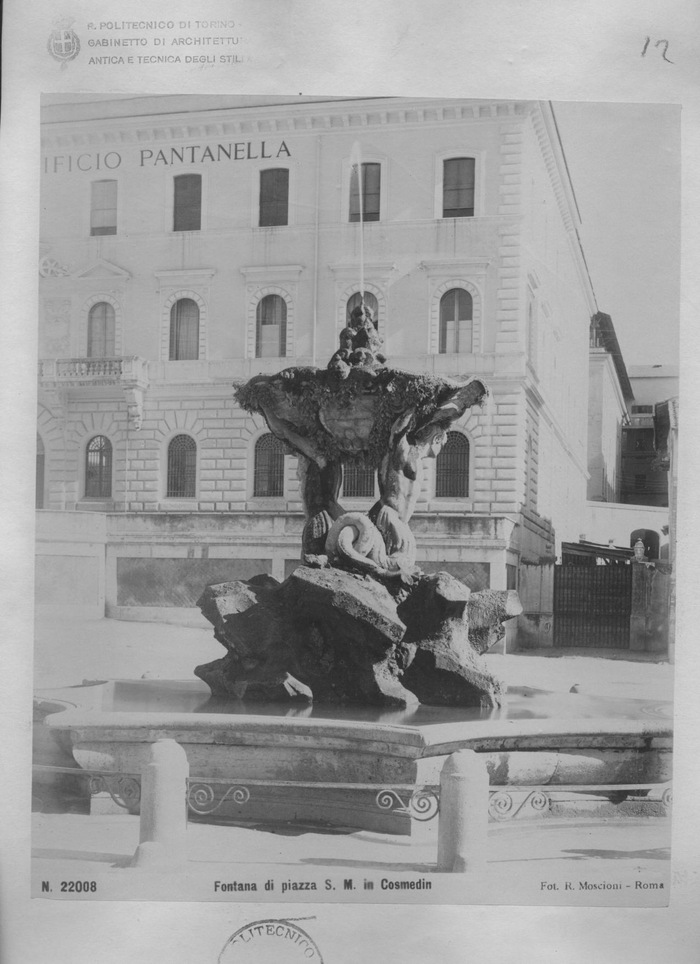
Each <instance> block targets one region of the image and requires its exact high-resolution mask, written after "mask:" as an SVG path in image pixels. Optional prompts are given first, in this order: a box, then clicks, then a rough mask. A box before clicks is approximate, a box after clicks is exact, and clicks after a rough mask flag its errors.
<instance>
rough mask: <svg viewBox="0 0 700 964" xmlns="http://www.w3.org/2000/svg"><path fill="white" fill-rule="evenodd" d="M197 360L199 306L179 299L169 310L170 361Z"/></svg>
mask: <svg viewBox="0 0 700 964" xmlns="http://www.w3.org/2000/svg"><path fill="white" fill-rule="evenodd" d="M198 358H199V305H198V304H197V302H196V301H192V299H191V298H180V300H179V301H176V302H175V304H174V305H173V306H172V308H171V309H170V361H196V360H197V359H198Z"/></svg>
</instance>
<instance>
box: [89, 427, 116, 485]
mask: <svg viewBox="0 0 700 964" xmlns="http://www.w3.org/2000/svg"><path fill="white" fill-rule="evenodd" d="M85 498H87V499H111V498H112V443H111V442H110V440H109V439H108V438H106V437H105V436H104V435H96V436H95V437H94V438H93V439H91V440H90V441H89V442H88V446H87V448H86V449H85Z"/></svg>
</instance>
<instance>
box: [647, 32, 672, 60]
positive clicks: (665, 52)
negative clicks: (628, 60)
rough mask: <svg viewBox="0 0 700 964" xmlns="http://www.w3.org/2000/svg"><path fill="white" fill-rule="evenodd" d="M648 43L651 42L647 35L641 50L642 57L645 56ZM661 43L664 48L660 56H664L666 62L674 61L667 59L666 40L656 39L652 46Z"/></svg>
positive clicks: (658, 45) (657, 45)
mask: <svg viewBox="0 0 700 964" xmlns="http://www.w3.org/2000/svg"><path fill="white" fill-rule="evenodd" d="M650 43H651V37H647V38H646V41H645V43H644V48H643V50H642V57H644V56H646V52H647V47H648V46H649V44H650ZM661 44H664V50H663V53H662V55H661V56H662V57H663V58H664V60H665V61H666V63H667V64H672V63H674V61H673V60H669V59H668V57H667V56H666V54H667V53H668V40H657V41H656V43H655V44H654V46H655V47H660V46H661Z"/></svg>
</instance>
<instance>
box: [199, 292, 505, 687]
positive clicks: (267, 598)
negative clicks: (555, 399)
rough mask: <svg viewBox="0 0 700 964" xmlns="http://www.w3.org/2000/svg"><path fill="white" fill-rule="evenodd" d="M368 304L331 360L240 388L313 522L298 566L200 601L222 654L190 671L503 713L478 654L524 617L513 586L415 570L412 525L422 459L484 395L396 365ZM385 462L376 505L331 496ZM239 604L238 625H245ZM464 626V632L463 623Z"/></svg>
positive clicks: (212, 681)
mask: <svg viewBox="0 0 700 964" xmlns="http://www.w3.org/2000/svg"><path fill="white" fill-rule="evenodd" d="M381 347H382V342H381V339H380V337H379V334H378V332H377V330H376V328H375V325H374V321H373V318H372V313H371V311H370V310H369V309H368V308H367V307H366V306H365V305H364V304H361V305H359V306H358V307H356V308H355V309H354V311H353V312H352V315H351V318H350V323H349V325H348V326H347V327H346V328H344V329H343V330H342V331H341V333H340V343H339V347H338V350H337V351H336V352H335V353H334V355H333V356H332V358H331V360H330V362H329V364H328V367H327V368H326V369H319V368H310V367H309V368H287V369H284V371H281V372H279V373H278V374H276V375H258V376H256V377H255V378H252V379H251V380H250V381H249V382H247V383H246V384H244V385H240V386H238V387H237V388H236V391H235V397H236V400H237V401H238V403H239V404H240V405H241V406H242V407H243V408H245V409H246V410H247V411H249V412H251V413H253V412H257V413H259V414H261V415H262V416H263V417H264V418H265V421H266V422H267V425H268V427H269V429H270V431H271V432H272V434H273V435H275V436H276V437H277V438H278V439H279V440H280V441H281V442H282V443H283V444H284V446H285V449H286V450H287V451H288V452H289V453H292V454H294V455H296V456H297V458H298V460H299V478H300V482H301V492H302V500H303V505H304V511H305V515H306V523H305V526H304V530H303V534H302V546H301V550H302V551H301V563H302V564H301V566H300V567H299V568H298V569H297V570H296V571H295V572H294V573H293V574H292V575H291V576H290V577H289V578H288V579H287V580H285V582H284V583H282V584H279V583H277V582H276V581H275V580H273V579H271V578H270V577H267V576H261V577H256V578H255V579H252V580H249V581H248V582H246V583H226V584H224V585H222V586H210V587H209V588H208V589H207V590H206V591H205V593H204V595H203V596H202V599H201V600H200V603H199V604H200V607H201V608H202V611H203V612H204V614H205V615H206V616H207V618H208V619H209V620H210V621H211V622H212V623H213V624H214V627H215V634H216V638H217V639H218V640H219V641H220V642H221V643H223V645H224V646H226V648H227V650H228V654H227V656H225V657H224V658H223V659H222V660H217V661H215V662H214V663H210V664H208V665H207V666H200V667H197V669H196V671H195V672H196V673H197V675H199V676H200V677H201V678H202V679H205V680H206V681H207V682H208V683H209V685H210V687H211V689H212V692H213V693H214V694H215V695H218V696H229V697H230V696H235V697H239V698H243V699H245V700H301V701H309V700H311V699H318V700H322V701H330V702H366V703H379V704H385V705H407V704H409V703H411V702H416V701H420V702H427V703H438V704H455V705H482V706H494V705H498V703H499V702H500V694H501V692H502V687H501V685H500V683H499V681H498V680H496V679H494V678H493V677H492V676H491V674H489V673H488V671H487V670H486V668H485V666H484V665H483V664H482V663H481V661H480V654H481V653H483V652H484V651H485V650H486V649H487V648H489V647H490V646H491V645H493V643H494V642H495V641H496V640H497V639H498V638H501V637H502V635H503V628H502V623H503V621H504V620H505V619H508V618H510V617H512V616H514V615H516V614H517V613H518V612H520V611H521V607H520V603H519V601H518V599H517V594H516V593H514V592H507V591H500V592H497V591H493V590H486V591H485V592H482V593H479V594H474V597H473V599H472V600H471V603H470V591H469V589H468V588H467V587H466V586H465V585H464V584H463V583H461V582H459V580H457V579H455V578H454V577H453V576H451V575H449V574H448V573H444V572H443V573H437V574H435V575H426V574H424V573H422V572H421V570H420V568H419V567H418V566H417V565H416V541H415V537H414V535H413V533H412V532H411V529H410V526H409V521H410V519H411V516H412V515H413V512H414V510H415V507H416V502H417V500H418V497H419V494H420V491H421V481H422V477H423V471H424V461H425V460H426V459H434V458H436V457H437V455H438V454H439V452H440V450H441V448H442V446H443V445H444V443H445V441H446V438H447V431H448V429H449V427H450V426H451V425H452V423H453V422H455V421H456V420H457V419H459V418H461V416H462V415H464V413H465V412H466V411H467V410H468V409H469V408H471V407H472V406H474V405H481V404H482V403H483V401H484V399H485V398H486V397H487V395H488V390H487V389H486V387H485V385H484V384H483V383H482V382H481V381H479V380H477V379H475V378H472V379H469V380H467V381H464V382H456V381H453V380H451V379H447V378H439V377H435V376H430V375H423V374H416V373H411V372H405V371H400V370H398V369H393V368H389V367H387V365H386V358H385V356H384V355H383V354H382V353H381V351H380V349H381ZM353 463H354V464H359V465H363V466H365V467H368V468H371V469H374V470H376V472H377V480H378V488H379V499H378V500H377V502H375V504H374V505H373V506H372V508H371V509H370V510H369V512H368V513H366V514H365V513H361V512H346V511H345V510H344V509H343V507H342V506H341V505H340V503H339V501H338V498H339V494H340V489H341V486H342V481H343V467H344V466H346V465H348V464H353ZM243 613H245V618H242V616H243ZM470 628H471V635H470V634H469V630H470Z"/></svg>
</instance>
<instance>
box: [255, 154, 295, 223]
mask: <svg viewBox="0 0 700 964" xmlns="http://www.w3.org/2000/svg"><path fill="white" fill-rule="evenodd" d="M281 171H284V172H285V174H286V175H287V201H286V207H285V219H284V221H272V222H270V223H267V224H263V177H264V176H265V175H266V174H277V173H279V172H281ZM290 190H291V173H290V170H289V167H287V166H285V165H282V166H280V167H261V168H260V169H259V170H258V227H259V228H284V227H288V226H289V208H290V204H289V201H290Z"/></svg>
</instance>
